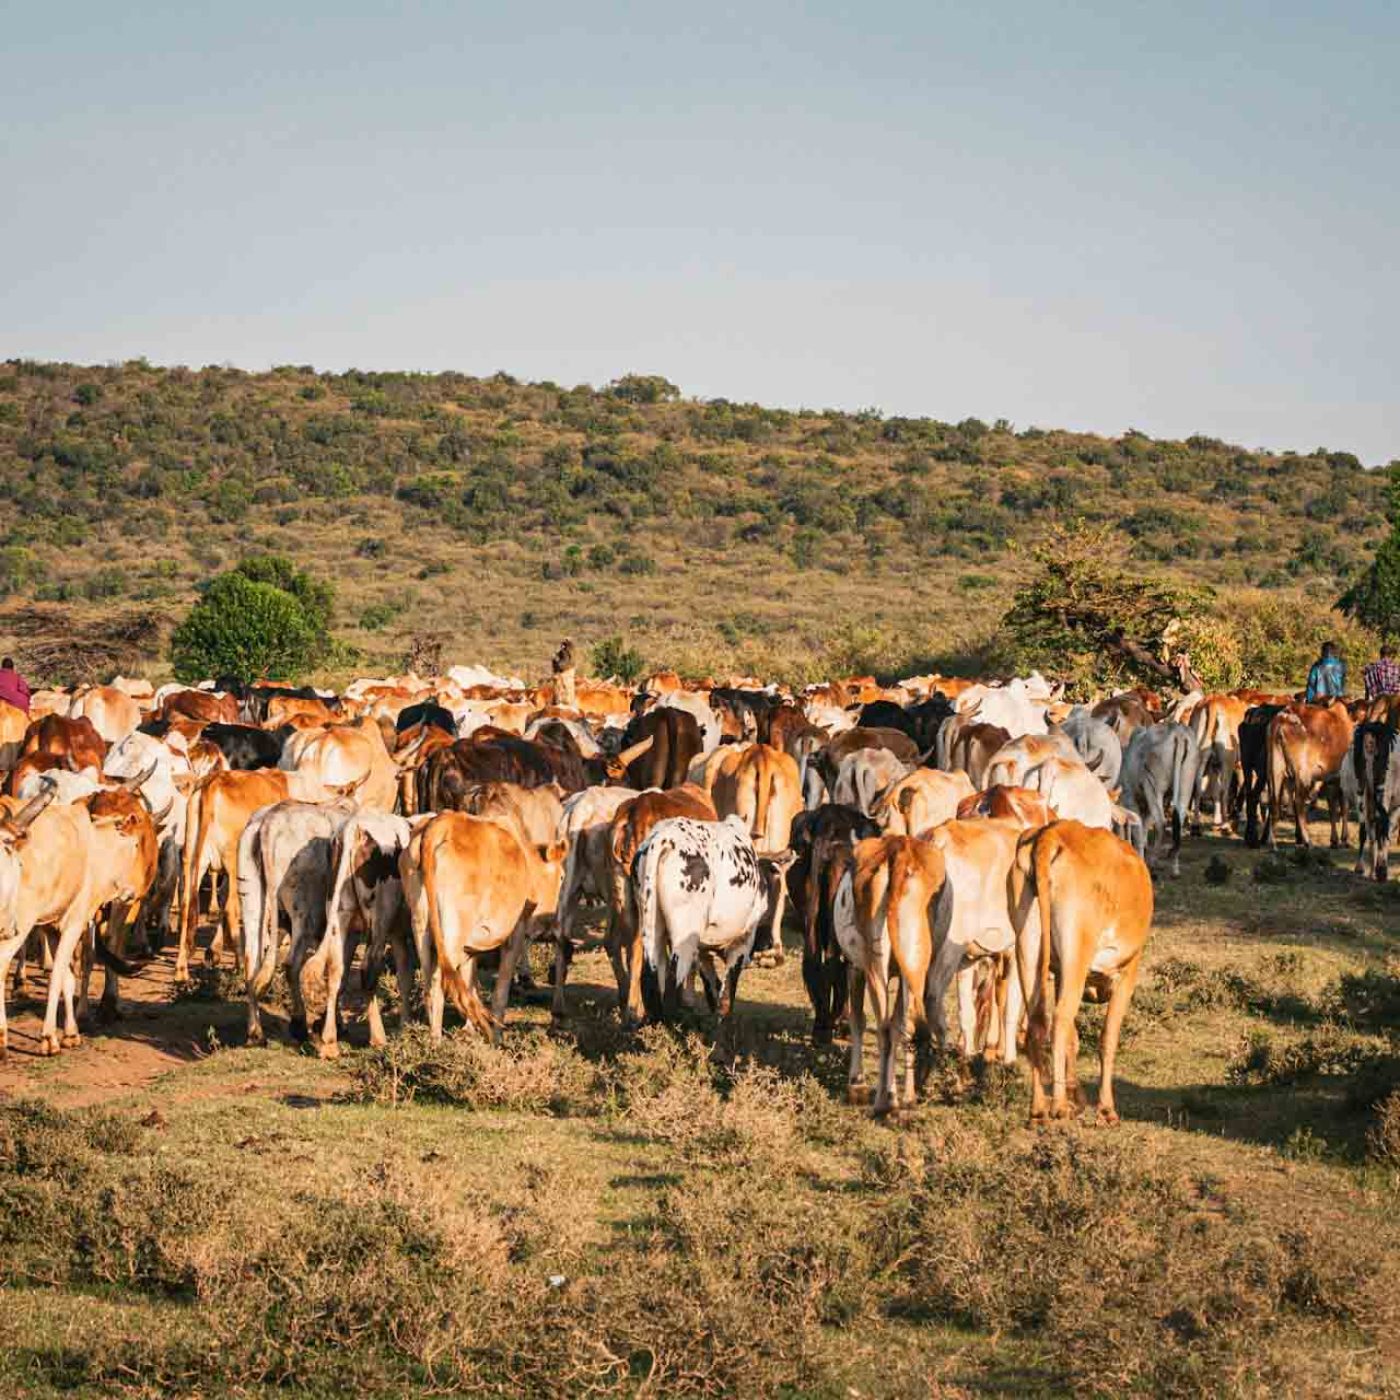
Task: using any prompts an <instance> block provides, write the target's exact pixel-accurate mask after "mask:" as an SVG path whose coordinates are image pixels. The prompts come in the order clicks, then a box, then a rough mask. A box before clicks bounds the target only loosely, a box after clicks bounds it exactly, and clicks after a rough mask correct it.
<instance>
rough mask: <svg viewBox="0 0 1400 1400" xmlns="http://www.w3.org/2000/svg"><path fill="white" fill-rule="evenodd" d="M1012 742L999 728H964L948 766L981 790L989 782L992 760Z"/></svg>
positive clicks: (982, 726)
mask: <svg viewBox="0 0 1400 1400" xmlns="http://www.w3.org/2000/svg"><path fill="white" fill-rule="evenodd" d="M1010 742H1011V735H1010V734H1009V733H1007V731H1006V730H1005V729H1003V728H1002V727H1001V726H1000V725H999V724H982V723H980V722H977V723H973V724H968V725H963V726H960V727H959V729H958V732H957V734H956V735H955V736H954V738H953V742H952V746H951V748H950V749H949V753H948V766H949V768H952V769H961V770H962V771H963V772H964V773H966V774H967V776H968V777H969V778H971V779H972V786H973V787H974V788H980V787H982V785H983V784H984V783H985V782H986V780H987V769H988V768H990V767H991V764H992V760H993V759H994V758H995V757H996V756H997V754H998V753H1000V752H1001V750H1002V749H1003V748H1004V747H1005V746H1006V745H1007V744H1008V743H1010Z"/></svg>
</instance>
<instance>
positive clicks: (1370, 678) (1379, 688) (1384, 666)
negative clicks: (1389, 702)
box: [1361, 642, 1400, 700]
mask: <svg viewBox="0 0 1400 1400" xmlns="http://www.w3.org/2000/svg"><path fill="white" fill-rule="evenodd" d="M1391 652H1392V647H1391V645H1390V643H1389V642H1385V643H1383V644H1382V646H1381V655H1380V660H1379V661H1373V662H1371V664H1370V665H1369V666H1367V667H1366V669H1365V670H1364V671H1362V673H1361V678H1362V680H1364V681H1365V682H1366V698H1367V699H1368V700H1374V699H1375V698H1376V697H1377V696H1378V695H1400V661H1396V660H1394V659H1393V657H1392V655H1391Z"/></svg>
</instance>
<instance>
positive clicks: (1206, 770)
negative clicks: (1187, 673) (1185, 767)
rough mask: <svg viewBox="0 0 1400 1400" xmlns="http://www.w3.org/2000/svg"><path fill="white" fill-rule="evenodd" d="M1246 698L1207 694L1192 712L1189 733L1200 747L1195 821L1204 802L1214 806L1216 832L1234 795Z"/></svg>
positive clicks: (1224, 820)
mask: <svg viewBox="0 0 1400 1400" xmlns="http://www.w3.org/2000/svg"><path fill="white" fill-rule="evenodd" d="M1249 708H1250V706H1249V701H1248V700H1247V699H1246V698H1245V697H1243V696H1239V695H1206V696H1203V697H1202V699H1201V702H1200V703H1199V704H1198V705H1197V706H1196V708H1195V710H1194V711H1193V712H1192V715H1191V732H1192V733H1193V734H1194V735H1195V736H1196V743H1197V744H1198V745H1199V747H1200V750H1201V770H1200V775H1199V778H1198V780H1197V785H1196V809H1197V820H1198V823H1199V821H1200V820H1201V814H1202V809H1203V808H1204V806H1205V803H1206V802H1207V801H1209V802H1211V804H1212V807H1213V809H1214V812H1213V818H1212V823H1211V824H1212V825H1213V826H1214V827H1215V829H1216V830H1217V831H1219V830H1220V828H1221V827H1222V826H1223V825H1224V824H1225V823H1226V822H1228V821H1229V819H1230V812H1231V809H1232V807H1233V805H1234V798H1235V773H1236V769H1238V767H1239V763H1240V725H1241V724H1242V723H1243V722H1244V718H1245V716H1246V714H1247V713H1248V712H1249Z"/></svg>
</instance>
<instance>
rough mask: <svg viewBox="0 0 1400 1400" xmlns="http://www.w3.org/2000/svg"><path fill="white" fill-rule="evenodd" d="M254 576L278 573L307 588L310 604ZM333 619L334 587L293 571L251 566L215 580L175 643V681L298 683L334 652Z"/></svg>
mask: <svg viewBox="0 0 1400 1400" xmlns="http://www.w3.org/2000/svg"><path fill="white" fill-rule="evenodd" d="M266 557H275V556H265V558H266ZM280 562H281V563H282V564H286V563H287V561H285V560H282V561H280ZM250 563H253V564H254V567H253V569H252V570H251V571H250V570H248V569H245V567H244V565H245V564H250ZM250 572H252V573H262V574H267V573H269V572H272V573H276V574H277V575H278V576H279V577H282V578H283V579H284V580H288V581H292V582H297V581H301V587H302V591H303V593H304V594H305V595H306V596H301V595H299V594H298V593H297V592H294V591H292V590H291V589H289V588H283V587H279V586H278V585H277V584H276V583H274V582H271V581H270V580H269V579H268V578H266V577H263V578H254V577H250ZM329 613H330V601H329V589H328V588H327V587H326V585H324V584H318V583H316V582H315V581H314V580H310V579H308V578H307V576H306V575H305V574H299V573H298V571H296V570H295V569H292V568H291V566H290V565H288V567H287V569H286V570H275V569H274V570H269V569H268V568H266V567H265V566H263V565H260V564H257V563H254V561H249V560H245V561H244V564H240V565H239V566H238V567H237V568H236V569H233V570H231V571H230V572H228V573H225V574H220V575H218V576H217V577H216V578H214V579H213V580H212V581H211V582H210V583H209V585H208V586H207V587H206V588H205V589H204V595H203V597H201V598H200V600H199V602H197V603H196V604H195V605H194V607H193V608H191V609H190V612H189V614H188V615H187V616H186V618H185V620H184V621H183V622H182V623H181V624H180V625H179V626H178V627H177V628H176V629H175V632H174V635H173V636H172V637H171V639H170V661H171V665H172V666H173V668H174V671H175V676H176V678H177V679H178V680H181V681H187V682H188V681H197V680H202V679H204V678H205V677H209V676H224V675H231V676H237V677H238V678H239V679H240V680H243V681H251V680H256V679H259V678H262V677H275V678H277V679H280V680H296V679H297V678H298V677H300V676H301V675H303V674H304V673H305V672H306V671H307V670H309V669H310V668H311V667H313V666H315V665H316V664H317V663H318V662H320V661H321V660H322V659H324V657H325V656H326V655H327V653H328V652H329V651H330V647H331V638H330V634H329V632H328V630H327V623H328V620H329Z"/></svg>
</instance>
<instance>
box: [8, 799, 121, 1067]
mask: <svg viewBox="0 0 1400 1400" xmlns="http://www.w3.org/2000/svg"><path fill="white" fill-rule="evenodd" d="M91 839H92V820H91V818H90V817H89V815H88V810H87V808H86V807H85V806H84V805H83V804H82V803H56V802H54V791H53V789H52V787H50V788H48V789H46V791H44V792H42V793H40V794H39V795H38V796H37V797H33V798H31V799H30V800H29V801H27V802H25V803H22V804H21V803H19V802H17V801H16V799H14V798H8V799H6V800H5V801H4V802H3V803H0V902H2V903H3V907H4V909H5V911H6V919H5V923H4V925H3V932H0V1053H7V1052H8V1047H9V1026H8V1022H7V1021H6V1019H5V984H6V982H7V980H8V977H9V970H10V963H11V961H12V960H13V959H14V956H15V954H16V953H18V952H19V951H20V949H22V948H23V947H24V945H25V943H26V942H27V941H28V939H29V935H30V934H31V933H32V932H33V931H34V930H35V929H36V928H39V927H41V926H48V927H53V928H55V929H57V931H58V943H57V947H56V949H55V951H54V955H53V966H52V970H51V971H50V973H49V990H48V1001H47V1005H46V1007H45V1010H44V1024H43V1028H42V1030H41V1032H40V1037H39V1053H40V1054H41V1055H56V1054H58V1053H59V1051H60V1049H63V1048H66V1047H70V1046H75V1045H79V1044H81V1043H82V1037H81V1036H80V1035H79V1033H78V1017H77V1013H76V1011H75V1009H74V1004H73V995H74V989H75V982H74V978H73V955H74V953H75V952H76V951H77V949H78V945H79V942H80V941H81V939H82V938H83V937H84V935H85V934H86V933H87V929H88V925H89V923H90V922H91V920H92V918H93V915H94V914H95V913H96V912H97V911H96V907H95V906H94V904H93V902H92V899H91V896H90V894H89V889H90V884H89V879H90V876H89V867H88V861H87V852H88V844H89V842H90V840H91ZM60 997H62V998H63V1003H64V1030H63V1035H62V1037H61V1038H60V1036H59V1033H58V1002H59V998H60Z"/></svg>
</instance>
